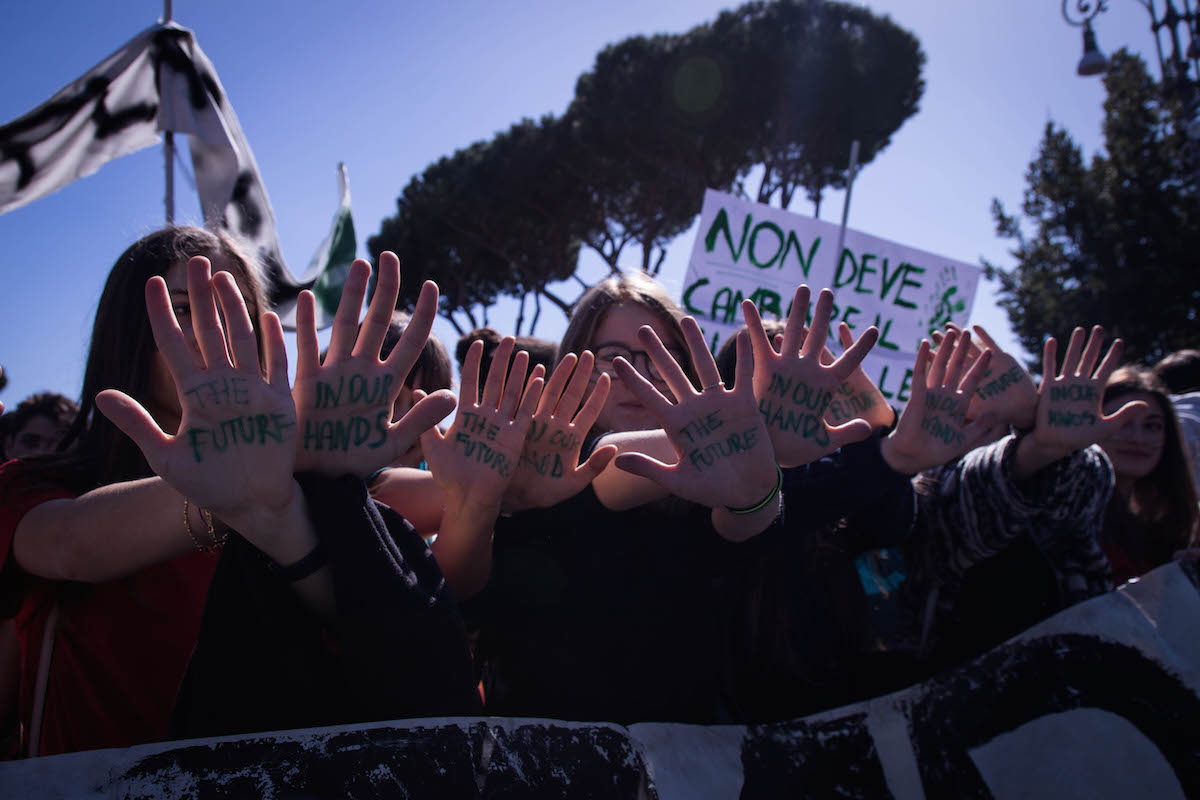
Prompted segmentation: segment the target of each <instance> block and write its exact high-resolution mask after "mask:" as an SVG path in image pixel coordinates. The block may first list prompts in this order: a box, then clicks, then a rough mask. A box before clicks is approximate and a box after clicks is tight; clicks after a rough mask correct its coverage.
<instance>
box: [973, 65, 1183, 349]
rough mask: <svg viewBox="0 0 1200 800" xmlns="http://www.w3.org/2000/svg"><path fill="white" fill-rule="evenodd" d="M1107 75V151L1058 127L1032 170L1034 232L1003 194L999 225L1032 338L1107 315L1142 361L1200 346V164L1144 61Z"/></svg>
mask: <svg viewBox="0 0 1200 800" xmlns="http://www.w3.org/2000/svg"><path fill="white" fill-rule="evenodd" d="M1112 65H1113V66H1112V68H1111V70H1110V71H1109V72H1108V74H1107V75H1106V76H1105V79H1104V80H1105V87H1106V89H1107V90H1108V99H1107V100H1106V101H1105V104H1104V112H1105V120H1104V136H1105V151H1106V152H1105V153H1102V154H1097V155H1096V156H1094V157H1093V158H1092V159H1091V162H1090V164H1089V163H1086V162H1085V159H1084V156H1083V153H1082V152H1081V151H1080V149H1079V146H1078V145H1077V144H1076V143H1075V142H1074V140H1073V139H1072V138H1071V136H1070V134H1069V133H1067V132H1066V131H1064V130H1062V129H1061V128H1057V127H1055V125H1054V124H1053V123H1049V124H1047V126H1046V130H1045V133H1044V135H1043V137H1042V142H1041V145H1040V146H1039V149H1038V153H1037V156H1036V157H1035V158H1034V160H1033V162H1032V163H1031V164H1030V166H1029V171H1028V173H1027V174H1026V191H1025V198H1024V202H1023V204H1022V211H1023V212H1024V216H1025V218H1026V220H1027V222H1028V223H1030V224H1031V225H1032V227H1033V232H1032V234H1031V235H1029V236H1028V237H1027V236H1026V234H1025V233H1024V232H1023V231H1022V229H1021V224H1020V221H1019V220H1017V219H1016V218H1015V217H1010V216H1008V215H1007V214H1006V213H1005V211H1004V209H1003V207H1002V206H1001V205H1000V204H999V203H993V207H992V213H993V216H994V217H995V219H996V226H997V234H998V235H999V236H1001V237H1002V238H1008V239H1012V240H1014V241H1015V242H1016V246H1015V247H1014V249H1013V250H1012V254H1013V256H1014V257H1015V258H1016V259H1017V265H1016V267H1015V268H1014V269H1012V270H1009V271H1006V272H1002V273H1001V276H1000V277H1001V286H1002V290H1001V296H1002V298H1003V299H1002V301H1001V302H1002V305H1003V306H1004V307H1005V310H1006V311H1007V312H1008V315H1009V319H1010V320H1011V321H1012V323H1013V327H1014V329H1015V330H1016V332H1017V334H1018V336H1019V337H1020V339H1021V343H1022V345H1023V346H1024V347H1025V349H1026V350H1028V351H1029V352H1033V353H1036V352H1038V351H1039V350H1040V349H1041V346H1042V341H1043V338H1044V337H1045V336H1046V334H1053V335H1055V336H1058V337H1060V338H1061V337H1064V336H1066V334H1067V333H1069V332H1070V331H1071V329H1072V328H1074V327H1075V326H1076V325H1087V324H1091V323H1094V322H1102V323H1104V325H1105V326H1106V327H1107V328H1108V329H1109V330H1110V331H1111V332H1112V333H1113V334H1114V335H1118V336H1120V337H1122V338H1123V339H1124V340H1125V343H1126V353H1127V356H1128V357H1129V359H1130V360H1133V361H1142V360H1157V359H1159V358H1161V357H1162V356H1164V355H1166V354H1167V353H1169V352H1172V351H1174V350H1177V349H1182V348H1184V347H1190V346H1192V345H1194V343H1195V331H1196V325H1197V311H1198V308H1200V281H1197V280H1196V274H1195V264H1196V255H1195V254H1196V252H1197V251H1198V248H1200V217H1198V208H1197V205H1196V192H1197V182H1198V181H1200V171H1198V169H1200V161H1198V160H1197V157H1196V153H1195V151H1194V150H1193V149H1191V144H1190V143H1189V142H1188V140H1187V138H1186V135H1185V134H1184V133H1183V131H1182V123H1186V121H1187V113H1186V109H1184V108H1183V104H1182V103H1181V102H1179V99H1178V98H1175V97H1171V96H1168V95H1165V94H1164V93H1163V91H1162V89H1161V87H1160V86H1159V85H1158V84H1156V83H1155V82H1154V81H1153V79H1151V77H1150V76H1149V75H1148V73H1147V72H1146V67H1145V64H1144V63H1143V62H1142V61H1141V59H1140V58H1138V57H1136V56H1131V55H1129V54H1127V53H1125V52H1123V51H1122V52H1119V53H1116V54H1115V55H1114V56H1113V59H1112Z"/></svg>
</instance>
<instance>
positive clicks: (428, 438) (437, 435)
mask: <svg viewBox="0 0 1200 800" xmlns="http://www.w3.org/2000/svg"><path fill="white" fill-rule="evenodd" d="M425 397H426V395H425V392H423V391H421V390H420V389H413V392H412V404H411V405H410V406H409V411H411V410H412V409H413V408H415V407H416V404H417V403H419V402H421V401H422V400H424V399H425ZM405 413H408V412H405ZM447 413H449V412H447ZM445 438H446V437H445V435H443V434H442V432H441V430H439V429H438V426H437V423H434V424H433V425H432V426H431V427H430V428H429V429H428V430H426V431H425V432H424V433H422V434H421V436H420V440H421V448H422V449H423V450H424V451H425V452H426V453H431V452H433V451H434V449H436V448H437V446H438V445H440V444H441V443H442V440H443V439H445Z"/></svg>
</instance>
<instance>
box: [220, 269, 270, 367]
mask: <svg viewBox="0 0 1200 800" xmlns="http://www.w3.org/2000/svg"><path fill="white" fill-rule="evenodd" d="M212 282H213V288H214V289H215V290H216V294H217V299H218V300H220V301H221V311H222V313H224V315H225V330H226V334H227V336H228V340H229V352H230V353H231V354H232V355H233V366H234V367H235V368H236V369H239V370H243V371H245V372H254V373H256V374H257V373H259V372H260V368H259V364H258V338H257V337H256V336H255V335H254V326H253V325H251V324H250V314H249V312H248V311H246V301H245V300H244V299H242V292H241V290H240V289H238V285H237V282H236V281H235V280H234V279H233V276H232V275H230V274H229V273H228V272H218V273H217V274H216V275H214V276H213V281H212Z"/></svg>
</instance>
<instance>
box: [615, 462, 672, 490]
mask: <svg viewBox="0 0 1200 800" xmlns="http://www.w3.org/2000/svg"><path fill="white" fill-rule="evenodd" d="M613 463H614V464H615V465H616V467H617V469H621V470H624V471H625V472H628V473H630V474H631V475H637V476H639V477H642V478H645V479H646V480H649V481H653V482H654V483H657V484H658V485H659V486H661V487H663V488H664V489H666V490H667V491H668V492H671V493H672V494H674V493H675V481H674V480H672V479H673V478H674V477H675V468H674V467H673V466H668V465H666V464H664V463H662V462H661V461H658V460H656V459H653V458H651V457H650V456H648V455H645V454H644V453H621V454H620V455H618V456H617V457H616V459H615V460H614V461H613Z"/></svg>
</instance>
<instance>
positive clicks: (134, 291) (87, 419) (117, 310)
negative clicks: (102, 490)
mask: <svg viewBox="0 0 1200 800" xmlns="http://www.w3.org/2000/svg"><path fill="white" fill-rule="evenodd" d="M193 256H205V257H207V258H208V259H210V260H212V261H214V262H215V263H214V268H216V267H218V266H220V267H224V268H227V269H228V270H229V271H230V273H231V274H232V275H233V276H234V278H235V279H236V280H237V282H238V285H239V286H241V287H243V292H244V294H245V301H246V310H247V311H248V312H249V314H250V320H251V322H252V324H253V326H254V333H255V336H256V337H257V338H258V341H259V348H260V351H261V347H262V335H261V332H260V331H259V317H260V316H261V314H262V312H263V311H264V310H265V308H266V300H265V294H264V290H263V280H262V277H261V275H262V269H261V267H260V265H259V264H258V262H257V261H255V260H254V259H253V258H252V257H251V256H249V255H247V254H246V252H245V251H244V250H243V249H242V248H241V247H240V246H239V245H238V244H237V242H235V241H234V240H233V239H232V238H230V237H229V236H228V235H227V234H225V233H221V232H213V231H207V230H204V229H203V228H194V227H187V226H178V227H169V228H164V229H162V230H159V231H156V232H154V233H152V234H150V235H149V236H145V237H143V238H141V239H139V240H138V241H136V242H134V243H133V244H132V245H130V246H129V248H128V249H127V250H126V251H125V252H124V253H122V254H121V256H120V257H119V258H118V259H117V261H116V263H115V264H114V265H113V268H112V271H111V272H109V274H108V280H107V281H106V282H105V284H104V291H103V292H102V293H101V295H100V303H99V305H98V306H97V308H96V321H95V323H94V325H93V326H92V341H91V346H90V348H89V350H88V358H87V367H86V369H85V371H84V375H83V388H82V391H81V393H80V401H79V414H78V415H77V416H76V417H75V421H74V422H73V423H72V425H71V427H70V428H69V429H68V431H67V433H66V435H65V436H64V437H63V441H62V443H61V444H60V445H59V447H58V450H59V452H58V453H57V454H55V455H50V456H44V457H42V458H39V459H36V460H32V461H31V462H30V468H31V469H30V472H29V475H30V477H31V478H38V477H43V476H44V477H47V478H48V477H49V476H50V475H51V474H53V476H54V480H55V482H60V483H62V484H65V485H66V486H67V487H68V488H70V489H72V490H73V491H77V492H84V491H87V490H89V489H92V488H95V487H97V486H103V485H106V484H109V483H116V482H117V481H125V480H133V479H136V478H144V477H148V476H149V475H151V474H152V473H151V470H150V467H149V465H147V464H146V460H145V459H144V458H143V457H142V454H141V452H140V451H139V450H138V448H137V446H136V445H135V444H134V443H133V442H132V441H131V440H130V439H129V438H128V437H127V436H125V434H123V433H121V431H120V430H119V429H118V428H117V427H116V426H115V425H113V424H112V423H111V422H110V421H109V420H108V418H107V417H105V416H104V415H103V414H101V413H99V412H98V411H96V395H98V394H99V393H100V392H101V391H103V390H105V389H120V390H121V391H122V392H125V393H126V394H128V395H129V396H130V397H133V398H134V399H136V400H138V401H139V402H142V403H145V402H146V401H147V400H148V399H149V388H150V362H151V358H152V354H153V353H154V352H155V344H154V334H153V332H152V331H151V329H150V318H149V317H148V316H147V314H146V300H145V297H146V295H145V286H146V281H148V280H149V279H150V278H152V277H153V276H155V275H163V274H165V273H166V272H167V270H168V269H170V268H171V266H172V265H174V264H177V263H179V262H187V260H188V259H190V258H192V257H193ZM260 355H261V352H260ZM68 448H70V449H69V450H68Z"/></svg>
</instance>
